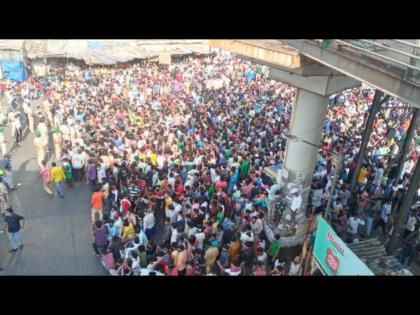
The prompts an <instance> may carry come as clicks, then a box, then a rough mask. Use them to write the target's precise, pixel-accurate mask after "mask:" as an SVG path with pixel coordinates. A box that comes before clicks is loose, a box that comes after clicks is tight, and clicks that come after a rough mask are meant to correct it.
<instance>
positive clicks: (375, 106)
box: [350, 89, 389, 195]
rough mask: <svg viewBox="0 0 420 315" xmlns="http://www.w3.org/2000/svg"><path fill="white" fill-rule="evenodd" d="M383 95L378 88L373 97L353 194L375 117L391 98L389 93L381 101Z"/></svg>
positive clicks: (352, 180)
mask: <svg viewBox="0 0 420 315" xmlns="http://www.w3.org/2000/svg"><path fill="white" fill-rule="evenodd" d="M383 95H384V92H382V91H380V90H378V89H376V91H375V96H374V97H373V102H372V106H371V108H370V113H369V116H368V120H367V122H366V127H365V131H364V133H363V139H362V144H361V146H360V150H359V156H358V158H357V162H356V168H355V169H354V172H353V176H352V178H351V184H350V191H351V192H352V194H353V195H354V193H355V187H356V181H357V177H358V176H359V172H360V169H361V168H362V164H363V160H364V159H365V156H366V151H367V145H368V143H369V139H370V136H371V134H372V128H373V123H374V122H375V119H376V114H377V113H378V112H379V110H380V108H381V105H382V104H383V103H385V102H386V101H387V100H388V98H389V95H387V96H386V97H385V98H384V99H383V100H382V101H381V97H382V96H383Z"/></svg>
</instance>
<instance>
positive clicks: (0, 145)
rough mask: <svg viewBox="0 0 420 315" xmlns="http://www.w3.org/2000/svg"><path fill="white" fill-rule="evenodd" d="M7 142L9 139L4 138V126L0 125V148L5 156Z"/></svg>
mask: <svg viewBox="0 0 420 315" xmlns="http://www.w3.org/2000/svg"><path fill="white" fill-rule="evenodd" d="M6 143H7V141H6V140H5V139H4V127H0V149H1V153H2V154H3V156H4V155H5V154H6V153H7V149H6Z"/></svg>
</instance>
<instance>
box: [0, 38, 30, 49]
mask: <svg viewBox="0 0 420 315" xmlns="http://www.w3.org/2000/svg"><path fill="white" fill-rule="evenodd" d="M24 42H25V41H24V40H21V39H7V40H6V39H2V40H0V49H13V50H20V49H22V47H23V44H24Z"/></svg>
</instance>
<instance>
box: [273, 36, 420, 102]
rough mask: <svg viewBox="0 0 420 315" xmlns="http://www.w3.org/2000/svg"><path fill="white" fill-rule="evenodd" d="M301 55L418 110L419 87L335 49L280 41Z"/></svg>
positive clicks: (309, 43)
mask: <svg viewBox="0 0 420 315" xmlns="http://www.w3.org/2000/svg"><path fill="white" fill-rule="evenodd" d="M281 41H282V42H283V43H286V44H288V45H290V46H291V47H293V48H295V49H296V50H297V51H299V52H300V53H301V54H302V55H304V56H307V57H308V58H310V59H312V60H315V61H317V62H319V63H321V64H323V65H326V66H328V67H330V68H332V69H334V70H336V71H339V72H341V73H343V74H345V75H347V76H349V77H352V78H354V79H356V80H359V81H362V82H364V83H366V84H368V85H371V86H373V87H375V88H377V89H379V90H382V91H384V92H385V93H386V94H390V95H391V96H394V97H396V98H400V99H402V100H403V101H405V102H407V103H410V104H412V105H413V106H415V107H418V108H420V87H418V86H416V85H414V84H411V83H409V82H406V81H403V80H402V79H399V78H396V77H393V76H392V75H390V74H387V73H386V70H382V71H381V70H379V69H377V68H375V67H374V66H369V65H366V64H362V63H360V60H358V59H356V58H351V57H348V56H345V55H343V54H342V53H340V51H337V50H335V49H323V48H321V47H320V46H319V45H317V44H316V43H314V42H311V41H308V40H281Z"/></svg>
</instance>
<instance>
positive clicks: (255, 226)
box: [251, 216, 263, 235]
mask: <svg viewBox="0 0 420 315" xmlns="http://www.w3.org/2000/svg"><path fill="white" fill-rule="evenodd" d="M251 228H252V232H254V234H255V235H260V234H261V232H262V231H263V225H262V221H261V219H259V218H257V217H256V216H253V217H252V221H251Z"/></svg>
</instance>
